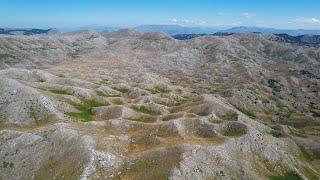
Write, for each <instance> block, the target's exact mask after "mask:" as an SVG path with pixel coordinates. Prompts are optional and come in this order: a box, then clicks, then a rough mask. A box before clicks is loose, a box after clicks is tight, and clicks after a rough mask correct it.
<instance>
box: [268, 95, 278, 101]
mask: <svg viewBox="0 0 320 180" xmlns="http://www.w3.org/2000/svg"><path fill="white" fill-rule="evenodd" d="M269 99H270V100H271V101H275V102H277V101H278V97H277V96H275V95H271V96H269Z"/></svg>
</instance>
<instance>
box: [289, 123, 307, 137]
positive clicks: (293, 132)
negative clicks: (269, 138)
mask: <svg viewBox="0 0 320 180" xmlns="http://www.w3.org/2000/svg"><path fill="white" fill-rule="evenodd" d="M288 128H289V131H290V134H291V135H293V136H298V137H302V138H305V137H307V135H306V132H305V130H303V129H297V128H294V127H291V126H289V127H288Z"/></svg>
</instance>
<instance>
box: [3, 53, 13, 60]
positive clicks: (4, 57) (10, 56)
mask: <svg viewBox="0 0 320 180" xmlns="http://www.w3.org/2000/svg"><path fill="white" fill-rule="evenodd" d="M13 57H14V56H12V55H11V54H8V53H0V60H1V59H7V58H13Z"/></svg>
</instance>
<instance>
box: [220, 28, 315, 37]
mask: <svg viewBox="0 0 320 180" xmlns="http://www.w3.org/2000/svg"><path fill="white" fill-rule="evenodd" d="M219 32H220V33H254V32H258V33H262V34H288V35H290V36H300V35H305V34H309V35H320V30H305V29H296V30H293V29H274V28H262V27H247V26H240V27H233V28H231V29H226V30H222V31H219Z"/></svg>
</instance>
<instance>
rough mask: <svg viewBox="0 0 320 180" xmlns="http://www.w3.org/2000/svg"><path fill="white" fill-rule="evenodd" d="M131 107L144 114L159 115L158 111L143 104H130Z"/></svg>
mask: <svg viewBox="0 0 320 180" xmlns="http://www.w3.org/2000/svg"><path fill="white" fill-rule="evenodd" d="M131 109H133V110H134V111H136V112H140V113H144V114H150V115H159V112H158V111H154V110H152V109H149V108H147V107H145V106H135V105H133V106H131Z"/></svg>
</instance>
